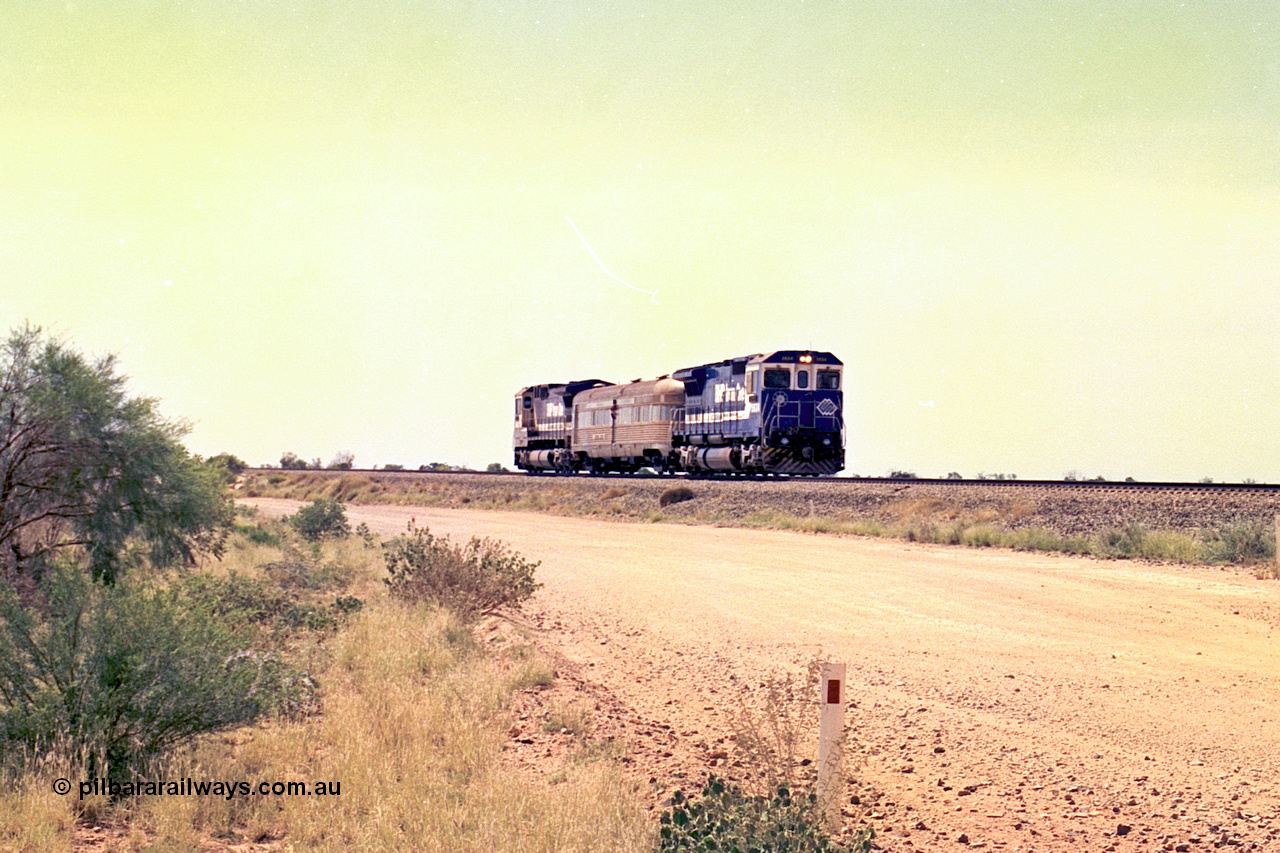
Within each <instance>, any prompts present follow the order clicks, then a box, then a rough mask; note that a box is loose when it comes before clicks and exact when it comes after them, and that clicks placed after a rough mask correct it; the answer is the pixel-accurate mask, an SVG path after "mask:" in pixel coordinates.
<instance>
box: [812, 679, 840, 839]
mask: <svg viewBox="0 0 1280 853" xmlns="http://www.w3.org/2000/svg"><path fill="white" fill-rule="evenodd" d="M844 675H845V665H844V664H842V663H824V664H823V665H822V685H821V687H822V693H821V695H820V696H819V697H818V698H819V700H820V701H821V703H822V717H821V721H820V723H819V726H818V787H817V792H816V793H817V795H818V809H819V811H820V812H821V813H822V814H823V815H824V816H825V818H826V821H827V827H828V829H831V830H834V829H835V828H836V827H837V826H839V822H840V794H841V793H842V792H843V791H844V777H843V775H842V774H841V772H840V764H841V761H840V759H841V754H842V752H843V747H844V705H845V695H844V694H845V682H844Z"/></svg>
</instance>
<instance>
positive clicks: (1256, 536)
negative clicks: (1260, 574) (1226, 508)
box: [1201, 521, 1276, 563]
mask: <svg viewBox="0 0 1280 853" xmlns="http://www.w3.org/2000/svg"><path fill="white" fill-rule="evenodd" d="M1201 538H1202V539H1203V540H1204V544H1205V548H1206V549H1207V551H1208V554H1209V559H1210V561H1212V562H1215V563H1261V562H1265V561H1267V560H1273V559H1275V556H1276V534H1275V528H1274V527H1273V526H1272V525H1271V524H1268V523H1266V522H1262V521H1254V522H1236V523H1233V524H1226V525H1223V526H1222V527H1219V528H1216V529H1214V530H1206V531H1205V532H1204V533H1203V534H1202V537H1201Z"/></svg>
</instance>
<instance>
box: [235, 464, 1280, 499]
mask: <svg viewBox="0 0 1280 853" xmlns="http://www.w3.org/2000/svg"><path fill="white" fill-rule="evenodd" d="M275 473H283V474H308V475H312V476H319V477H326V478H327V477H341V476H343V475H349V474H362V475H365V476H371V477H378V478H390V479H417V478H431V477H437V478H439V477H485V478H514V479H519V480H529V481H532V482H545V483H554V482H557V481H563V482H578V481H589V482H618V483H626V482H645V481H661V482H681V481H688V482H690V483H697V482H720V483H750V484H757V485H761V486H767V485H768V484H770V483H830V484H835V485H839V486H848V487H851V488H852V487H855V486H859V485H864V486H867V485H880V486H890V487H893V486H900V487H903V488H906V487H910V486H930V487H941V488H944V489H964V488H996V489H1018V488H1024V489H1027V488H1029V489H1049V490H1054V491H1073V490H1074V491H1081V492H1087V493H1092V494H1097V493H1099V492H1115V493H1129V494H1136V493H1141V492H1165V493H1178V492H1181V493H1186V494H1205V495H1208V494H1213V493H1235V494H1261V495H1280V484H1272V483H1199V482H1197V483H1182V482H1150V481H1130V480H1125V481H1120V480H1019V479H1014V478H1006V479H978V480H973V479H957V478H937V479H934V478H929V477H742V476H733V475H727V476H717V475H709V474H707V475H703V474H699V475H674V476H672V475H666V476H659V475H656V474H631V475H622V474H606V475H602V476H592V475H589V474H577V475H573V476H562V475H556V474H526V473H524V472H521V471H502V472H489V471H432V470H417V471H412V470H397V469H383V468H342V469H331V468H306V469H281V468H246V469H245V474H253V475H270V474H275Z"/></svg>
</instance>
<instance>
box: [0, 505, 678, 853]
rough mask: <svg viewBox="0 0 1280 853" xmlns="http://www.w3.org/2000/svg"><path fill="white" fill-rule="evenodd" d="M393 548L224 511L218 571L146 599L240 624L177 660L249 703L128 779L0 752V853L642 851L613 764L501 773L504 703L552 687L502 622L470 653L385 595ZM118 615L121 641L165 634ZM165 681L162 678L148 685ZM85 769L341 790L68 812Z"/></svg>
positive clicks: (208, 697)
mask: <svg viewBox="0 0 1280 853" xmlns="http://www.w3.org/2000/svg"><path fill="white" fill-rule="evenodd" d="M424 532H425V531H424ZM397 541H398V540H391V542H388V543H385V544H384V543H381V542H380V541H378V540H377V539H376V537H370V538H367V539H366V538H362V537H359V536H325V537H321V538H317V539H314V540H312V539H307V538H304V536H303V535H302V534H301V533H300V532H299V531H298V530H297V529H296V528H295V527H294V525H292V524H290V523H288V522H287V521H266V520H261V519H259V518H257V517H256V516H255V515H253V514H246V513H241V515H240V516H239V517H238V518H237V519H236V523H235V529H234V531H233V532H232V534H231V536H230V538H229V539H228V542H227V548H226V553H225V555H224V558H223V559H222V560H221V561H220V562H217V563H209V564H207V565H205V566H202V567H200V568H198V569H195V570H189V571H185V572H174V573H167V574H165V575H163V576H160V577H157V579H156V580H155V582H154V587H152V586H151V585H148V587H147V588H148V589H152V588H154V589H156V590H161V591H162V592H160V593H153V594H159V595H161V598H162V600H163V601H164V602H165V603H166V605H168V606H170V607H171V608H172V609H173V611H174V613H175V614H179V613H180V614H182V615H183V618H185V619H187V620H192V624H193V625H197V626H198V625H206V623H208V622H213V623H215V624H219V625H228V626H238V627H236V628H235V630H231V629H228V631H229V633H230V634H231V635H232V636H233V638H234V639H233V641H232V642H230V644H229V645H228V644H226V643H223V644H221V645H218V647H217V649H216V650H213V649H212V648H211V650H210V652H209V654H208V655H207V656H206V657H207V658H208V660H207V661H203V662H202V660H194V659H190V660H188V663H192V664H193V665H195V666H196V667H197V669H199V670H200V671H203V672H217V671H220V670H221V669H222V668H223V663H224V660H233V661H234V662H235V665H234V666H233V667H232V672H233V673H234V674H236V675H237V676H241V677H243V676H249V675H252V676H253V678H252V681H253V682H254V683H256V685H257V688H258V690H257V692H256V693H254V694H253V695H255V696H257V697H260V699H259V704H258V705H257V706H255V707H253V708H248V709H242V708H241V707H240V706H239V705H235V704H233V706H232V708H231V709H230V710H231V711H232V712H239V713H238V714H237V713H227V714H224V715H223V716H221V717H209V718H208V719H205V720H203V721H202V725H201V726H200V728H201V729H202V730H203V731H202V732H195V731H188V732H183V733H181V734H182V736H181V737H175V738H173V739H172V740H171V741H170V742H166V743H164V744H162V745H159V748H155V749H147V750H145V752H143V753H139V754H138V755H137V756H136V759H135V760H133V761H131V762H130V763H128V764H127V765H126V764H120V763H110V764H108V765H103V764H98V765H93V766H91V765H92V762H93V758H92V756H91V755H90V754H89V753H87V752H86V751H85V750H84V749H83V748H81V747H78V746H77V744H75V743H74V742H71V741H68V740H66V739H65V738H64V739H60V740H52V741H49V742H46V743H41V744H40V745H38V746H34V745H33V746H31V747H27V746H25V745H24V744H23V743H15V742H14V741H13V740H9V741H8V742H7V743H6V744H5V747H6V748H5V749H4V751H3V754H4V756H5V762H4V766H3V768H2V769H0V776H3V789H2V790H0V850H6V851H8V850H15V851H33V853H34V851H41V853H43V851H49V850H58V849H62V850H68V849H70V848H71V846H72V840H73V837H74V836H75V834H76V832H77V829H78V828H80V827H85V826H96V827H99V829H100V830H102V831H103V832H104V833H105V838H106V839H107V840H108V842H107V846H106V847H105V848H104V849H112V850H120V851H144V850H147V851H156V850H174V851H177V850H194V849H207V848H213V849H221V848H223V847H228V848H229V847H234V846H236V845H241V844H245V843H247V842H252V843H258V844H271V843H272V842H280V843H282V844H285V845H287V846H289V847H291V848H292V849H306V850H319V851H325V850H331V851H347V850H368V851H379V850H387V851H391V850H406V849H420V850H458V851H526V850H533V851H539V850H547V851H550V850H581V851H593V850H602V849H607V850H618V851H643V850H651V849H652V847H653V836H654V828H653V827H652V826H651V824H650V822H649V819H648V817H647V815H646V814H645V812H644V809H643V807H642V806H641V805H640V803H641V799H642V798H641V797H640V796H638V795H637V791H636V788H635V785H634V783H632V782H629V781H627V780H626V779H624V778H623V776H622V775H621V774H620V773H619V772H618V770H617V767H616V765H615V764H613V763H611V762H608V761H603V760H602V761H595V762H593V761H580V762H575V763H574V764H573V765H572V766H570V767H568V768H567V769H566V771H565V773H564V774H563V776H562V777H561V778H560V779H559V784H557V785H554V786H549V785H547V784H545V783H543V782H542V781H540V780H538V779H534V778H524V777H521V776H519V775H517V774H513V773H511V772H510V768H509V767H507V766H506V765H505V764H504V762H503V760H502V758H501V756H502V748H503V743H504V741H505V733H506V730H507V728H509V727H510V725H511V719H510V711H509V709H510V705H511V701H512V698H513V696H514V695H515V694H516V693H518V692H520V691H525V690H538V689H541V688H542V687H544V686H545V685H547V684H549V683H550V682H551V681H552V680H553V679H554V677H555V676H554V672H553V670H552V668H551V666H550V665H549V664H548V663H547V662H546V661H545V660H544V659H542V658H541V657H540V656H539V655H538V654H537V653H536V652H533V651H532V650H531V647H530V646H529V645H528V644H527V643H525V642H524V641H523V638H522V637H520V635H519V633H518V631H517V630H516V629H515V628H514V627H512V626H511V625H510V624H509V623H503V624H504V628H503V633H504V634H505V635H507V636H508V637H509V641H508V642H504V643H484V642H482V641H481V640H480V639H479V637H480V634H481V626H480V624H479V621H478V620H480V619H483V618H485V617H482V616H481V615H480V613H479V612H476V611H468V612H465V613H458V612H455V611H453V610H451V609H449V608H446V607H442V606H438V605H436V604H432V603H426V602H422V601H416V600H410V599H414V598H416V596H400V595H397V594H395V593H394V591H393V590H392V589H391V588H390V587H389V586H388V584H387V583H386V580H385V578H386V575H385V571H384V569H383V555H384V551H386V550H388V549H394V548H396V547H400V546H398V545H396V544H395V543H396V542H397ZM445 541H446V542H447V540H445ZM463 550H464V551H465V550H466V548H465V546H464V548H463ZM515 597H517V598H518V597H519V596H518V595H517V596H515ZM196 614H199V616H198V617H196ZM129 615H130V618H131V619H134V621H131V622H130V623H129V627H130V628H131V633H132V634H133V637H132V639H130V640H128V643H131V644H132V645H134V646H138V647H141V646H150V645H153V644H160V643H164V642H168V641H169V640H170V639H171V638H170V635H169V634H162V633H157V632H156V630H155V626H154V624H153V623H150V622H148V623H139V622H137V621H136V618H135V617H136V611H135V612H131V613H130V614H129ZM490 618H491V617H490ZM175 621H182V620H181V619H178V618H177V617H176V616H175ZM116 627H117V628H120V625H117V626H116ZM190 639H191V640H193V641H194V640H203V641H206V642H208V641H209V640H210V637H209V635H207V634H201V635H198V636H193V637H191V638H190ZM187 645H190V643H188V644H187ZM154 651H155V650H154V649H153V650H152V652H153V654H154ZM196 682H197V684H201V683H203V682H202V681H201V680H200V679H196ZM180 686H181V682H180V680H179V679H177V678H176V677H173V678H171V679H170V680H168V681H166V683H165V685H164V687H165V690H166V691H169V690H173V689H177V688H179V687H180ZM237 686H239V687H241V688H247V687H248V686H249V685H248V684H247V683H245V684H239V685H236V684H233V685H231V688H235V687H237ZM250 693H251V691H250V690H248V689H242V690H239V691H237V690H235V689H230V690H228V691H227V692H226V693H225V694H216V693H199V692H193V691H192V690H187V692H185V693H183V694H181V696H180V697H178V698H179V699H180V701H179V702H175V703H173V704H174V707H176V708H181V709H182V710H184V711H185V712H186V713H188V714H192V713H195V712H199V711H201V710H208V711H210V712H213V711H219V710H221V709H222V707H223V706H222V705H221V704H220V702H221V698H220V697H222V696H239V697H240V698H241V699H244V698H245V697H247V696H249V695H250ZM255 721H256V722H255ZM147 725H154V723H153V722H152V721H147V723H146V724H145V725H144V726H143V727H142V728H141V729H139V731H141V730H145V728H146V726H147ZM139 743H140V745H146V744H147V742H146V741H140V742H139ZM108 759H109V760H112V761H117V762H118V760H119V759H117V758H116V756H115V755H114V754H112V755H109V756H108ZM98 771H101V772H103V773H104V774H106V775H108V776H110V777H112V778H114V779H118V780H119V781H120V782H122V783H123V782H128V781H130V780H138V779H153V780H154V779H185V778H188V777H190V778H192V779H197V780H235V781H237V782H238V781H241V780H244V781H247V782H249V783H251V784H254V785H256V784H257V783H258V782H259V781H268V782H275V781H284V782H304V783H307V784H309V785H313V784H315V783H317V782H323V783H325V784H326V785H328V786H329V788H330V790H331V791H332V790H334V788H335V786H336V788H337V791H338V794H337V795H336V796H333V795H329V796H326V797H316V796H232V797H230V798H228V797H224V796H212V795H208V796H141V797H139V796H116V797H112V796H110V795H108V794H107V793H100V794H92V793H91V794H90V795H89V796H87V797H85V798H84V799H81V798H80V797H79V795H78V790H76V788H78V784H79V781H80V780H81V779H90V778H94V776H95V775H96V773H97V772H98ZM58 778H65V779H69V780H73V782H74V783H75V787H73V790H72V792H71V793H70V794H69V795H66V796H62V795H58V794H56V793H54V791H53V790H52V784H53V782H54V780H56V779H58Z"/></svg>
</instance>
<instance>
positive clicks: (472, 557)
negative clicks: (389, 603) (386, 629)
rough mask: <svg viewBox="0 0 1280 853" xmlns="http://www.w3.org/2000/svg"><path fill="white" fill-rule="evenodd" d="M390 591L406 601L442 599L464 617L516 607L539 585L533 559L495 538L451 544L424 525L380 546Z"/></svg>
mask: <svg viewBox="0 0 1280 853" xmlns="http://www.w3.org/2000/svg"><path fill="white" fill-rule="evenodd" d="M383 548H384V549H385V551H384V553H385V557H386V562H387V572H388V574H389V575H390V577H388V578H386V579H385V582H386V584H387V586H388V587H390V591H391V594H392V595H394V596H396V597H398V598H403V599H406V600H409V601H428V602H432V603H435V604H440V605H443V606H445V607H448V608H450V609H451V610H454V611H456V612H457V613H459V614H460V615H462V616H464V617H468V618H473V617H475V616H480V615H486V614H490V613H494V612H496V611H497V610H498V609H499V608H501V607H515V608H519V606H520V605H521V604H522V603H523V602H525V601H526V600H528V599H529V597H530V596H532V595H533V593H534V592H535V591H537V590H538V588H539V587H541V586H542V584H540V583H536V582H534V579H533V573H534V570H535V569H536V568H537V567H538V566H539V565H541V563H536V562H535V563H531V562H529V561H528V560H526V559H525V558H524V557H522V556H520V555H519V554H517V553H515V552H514V551H512V550H511V548H510V547H509V546H508V545H506V544H505V543H503V542H500V541H498V540H496V539H477V538H472V539H471V541H470V542H468V543H467V544H466V545H455V544H454V543H453V542H452V541H450V539H449V538H448V537H447V536H444V537H437V536H434V535H432V533H431V532H430V531H429V530H428V529H427V528H425V527H415V526H413V525H412V524H410V526H409V530H408V532H407V533H405V534H403V535H401V536H398V537H396V538H395V539H393V540H392V541H391V542H388V543H387V544H386V545H384V546H383Z"/></svg>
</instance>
